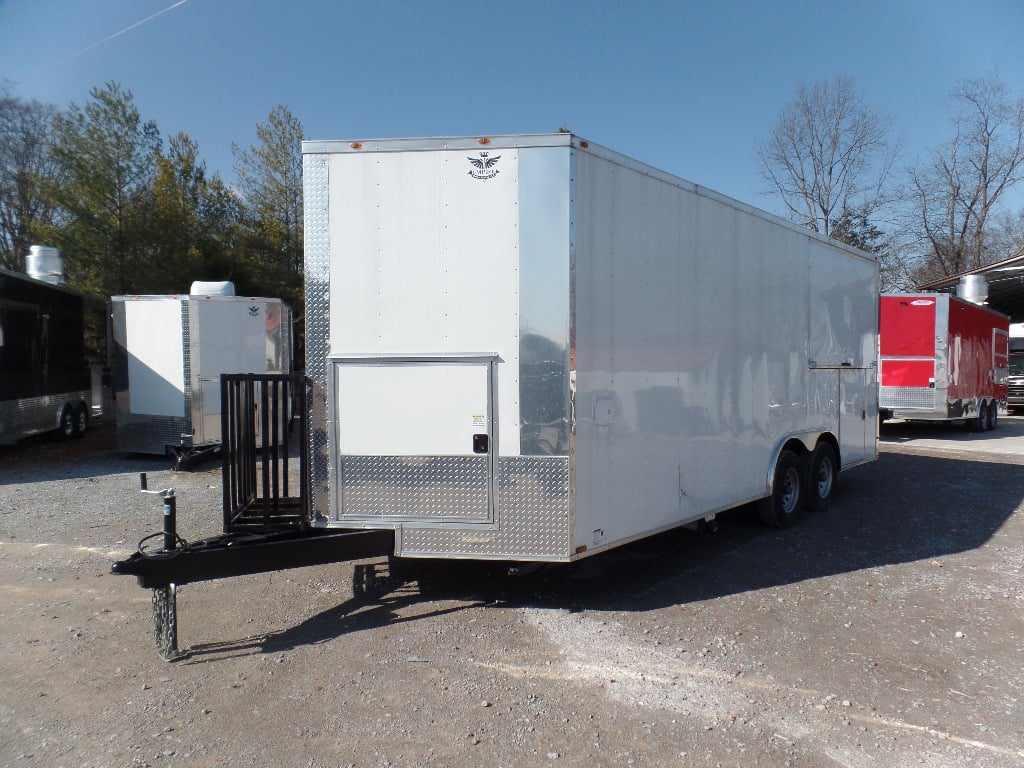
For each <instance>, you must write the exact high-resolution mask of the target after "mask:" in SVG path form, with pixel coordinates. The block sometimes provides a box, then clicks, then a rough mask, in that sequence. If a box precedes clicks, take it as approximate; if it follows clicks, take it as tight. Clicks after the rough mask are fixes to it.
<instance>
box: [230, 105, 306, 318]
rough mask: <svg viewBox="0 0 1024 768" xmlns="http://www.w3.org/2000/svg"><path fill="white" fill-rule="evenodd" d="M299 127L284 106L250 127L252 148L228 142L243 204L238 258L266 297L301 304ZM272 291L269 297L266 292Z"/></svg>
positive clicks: (300, 166) (300, 160)
mask: <svg viewBox="0 0 1024 768" xmlns="http://www.w3.org/2000/svg"><path fill="white" fill-rule="evenodd" d="M302 139H303V133H302V124H301V123H300V122H299V120H298V119H297V118H296V117H295V116H294V115H292V113H291V112H290V111H289V110H288V108H287V107H285V106H284V105H278V106H276V107H274V109H272V110H271V112H270V115H269V116H268V118H267V121H266V122H265V123H260V124H259V125H257V126H256V140H257V141H256V144H253V145H252V146H250V147H248V148H243V147H240V146H239V145H238V144H232V151H233V152H234V154H235V160H236V166H235V173H236V175H237V177H238V187H239V191H240V193H241V198H242V201H243V204H244V206H245V234H244V236H243V237H242V238H241V241H240V243H239V247H240V250H241V253H242V256H243V258H244V259H245V260H246V261H247V262H249V264H250V265H251V266H252V267H253V268H254V269H255V270H257V271H258V272H259V273H260V274H263V275H265V276H266V277H265V281H264V284H263V286H264V288H265V293H267V294H268V295H277V296H280V297H281V298H283V299H285V300H286V301H288V303H289V304H291V305H292V307H293V308H294V309H295V310H296V314H297V315H299V314H301V304H302V265H303V261H302V258H303V253H302V234H303V232H302V146H301V145H302ZM271 292H273V293H271Z"/></svg>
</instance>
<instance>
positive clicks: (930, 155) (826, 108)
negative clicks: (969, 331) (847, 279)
mask: <svg viewBox="0 0 1024 768" xmlns="http://www.w3.org/2000/svg"><path fill="white" fill-rule="evenodd" d="M949 107H950V111H949V123H948V129H949V131H948V139H947V140H946V142H945V143H944V144H942V145H941V146H937V147H933V148H931V149H929V150H927V152H926V153H925V155H924V156H923V157H919V158H913V159H912V160H911V161H909V162H907V161H904V160H903V159H902V157H901V143H900V141H899V140H898V139H896V138H894V133H893V124H892V119H891V118H890V117H889V116H888V115H886V114H885V113H883V112H881V111H879V110H877V109H875V108H873V107H872V106H871V104H870V103H869V102H868V100H867V99H866V97H865V96H864V95H863V94H862V93H861V92H860V91H859V90H858V88H857V86H856V84H855V82H854V81H853V80H852V79H850V78H844V77H840V78H836V79H833V80H823V81H820V82H816V83H813V84H809V85H808V84H801V85H800V86H798V87H797V89H796V94H795V96H794V98H793V99H792V100H791V101H790V102H788V103H787V104H786V105H785V106H784V107H783V108H782V110H781V112H780V114H779V117H778V119H777V121H776V123H775V124H774V126H773V127H772V128H771V131H770V133H769V136H768V138H767V139H766V140H765V141H764V142H763V143H760V144H758V145H757V147H756V152H757V159H758V165H759V170H760V172H761V176H762V178H763V179H764V181H765V182H766V185H767V188H768V190H769V192H770V193H773V194H775V195H777V196H778V197H779V199H781V200H782V202H783V204H784V206H785V208H786V210H787V212H788V214H789V216H790V218H792V219H793V220H794V221H796V222H799V223H800V224H802V225H804V226H806V227H807V228H809V229H811V230H813V231H815V232H819V233H821V234H823V235H826V236H828V237H832V238H835V239H837V240H840V241H842V242H845V243H848V244H850V245H853V246H856V247H858V248H861V249H864V250H866V251H869V252H871V253H873V254H875V255H876V256H877V257H878V258H879V262H880V265H881V271H882V287H883V290H905V289H912V288H913V287H914V286H916V285H920V284H923V283H926V282H929V281H931V280H936V279H940V278H943V277H950V276H953V275H957V274H960V273H962V272H965V271H968V270H971V269H976V268H978V267H981V266H984V265H986V264H991V263H994V262H997V261H1001V260H1003V259H1007V258H1011V257H1013V256H1017V255H1020V254H1021V253H1024V208H1020V209H1016V210H1014V208H1013V204H1012V197H1011V196H1010V195H1008V193H1010V192H1011V190H1013V189H1014V188H1015V187H1018V185H1019V184H1020V183H1021V181H1022V180H1024V99H1022V98H1021V96H1020V95H1019V94H1018V95H1014V94H1011V92H1010V90H1009V88H1008V87H1007V86H1006V84H1005V83H1003V82H1002V81H1000V80H999V79H998V78H996V77H989V78H985V79H980V80H969V81H965V82H963V83H961V84H959V85H957V86H956V88H955V89H954V90H953V92H952V93H951V94H950V96H949ZM901 163H903V165H901Z"/></svg>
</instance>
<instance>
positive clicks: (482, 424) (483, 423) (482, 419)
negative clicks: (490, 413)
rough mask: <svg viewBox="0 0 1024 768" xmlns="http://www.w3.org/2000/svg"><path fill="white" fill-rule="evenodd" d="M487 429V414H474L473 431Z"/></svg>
mask: <svg viewBox="0 0 1024 768" xmlns="http://www.w3.org/2000/svg"><path fill="white" fill-rule="evenodd" d="M486 428H487V414H484V413H474V414H473V429H486Z"/></svg>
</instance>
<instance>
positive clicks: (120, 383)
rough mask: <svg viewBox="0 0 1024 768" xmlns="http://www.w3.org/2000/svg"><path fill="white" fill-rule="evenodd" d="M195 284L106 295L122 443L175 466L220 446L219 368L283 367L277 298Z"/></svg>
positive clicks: (285, 337)
mask: <svg viewBox="0 0 1024 768" xmlns="http://www.w3.org/2000/svg"><path fill="white" fill-rule="evenodd" d="M234 293H235V291H234V285H232V284H231V283H194V284H193V287H192V289H191V291H190V293H189V294H187V295H167V296H156V295H154V296H114V297H113V298H112V299H111V305H112V318H113V341H114V392H115V397H116V401H117V444H118V447H119V448H120V449H121V450H124V451H131V452H136V453H149V454H156V455H165V454H166V455H170V456H172V457H173V458H174V461H175V465H176V466H178V467H184V466H187V465H188V464H189V463H190V462H193V461H196V460H198V459H201V458H203V457H205V456H209V455H212V454H215V453H216V452H217V451H218V450H219V448H220V445H221V409H220V375H221V374H222V373H275V374H287V373H289V372H290V369H291V361H292V354H291V310H290V308H289V307H288V305H286V304H284V303H283V302H282V301H281V300H280V299H268V298H255V297H248V296H236V295H234Z"/></svg>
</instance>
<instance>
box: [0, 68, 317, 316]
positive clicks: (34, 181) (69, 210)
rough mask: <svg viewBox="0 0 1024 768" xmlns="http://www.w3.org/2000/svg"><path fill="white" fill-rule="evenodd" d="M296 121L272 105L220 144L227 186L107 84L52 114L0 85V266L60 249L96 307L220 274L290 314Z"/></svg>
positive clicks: (298, 243)
mask: <svg viewBox="0 0 1024 768" xmlns="http://www.w3.org/2000/svg"><path fill="white" fill-rule="evenodd" d="M302 139H303V132H302V124H301V123H300V122H299V121H298V120H297V119H296V118H295V117H294V116H293V115H292V114H291V113H290V112H289V111H288V109H287V107H285V106H277V107H275V108H274V109H273V110H271V112H270V114H269V116H268V117H267V120H266V121H265V122H263V123H260V124H259V125H257V126H256V142H255V144H253V145H252V146H239V145H237V144H233V145H232V151H233V153H234V156H235V161H236V166H235V172H236V176H237V182H236V183H235V184H234V185H228V184H227V183H225V182H224V180H223V179H222V178H221V177H220V175H219V174H217V173H210V172H208V171H207V168H206V164H205V163H204V162H203V160H202V159H201V157H200V155H199V147H198V145H197V143H196V141H195V140H194V139H192V138H191V137H190V136H189V135H188V134H187V133H184V132H179V133H176V134H173V135H171V136H169V137H166V138H165V137H164V136H162V135H161V133H160V131H159V129H158V127H157V125H156V123H155V122H153V121H151V120H145V119H144V118H143V116H142V115H141V114H140V113H139V110H138V108H137V107H136V106H135V103H134V97H133V95H132V93H131V91H129V90H127V89H125V88H123V87H122V86H121V85H120V84H119V83H116V82H110V83H107V84H106V85H104V86H103V87H97V88H94V89H92V90H91V91H90V94H89V100H88V101H87V102H86V103H84V104H81V105H79V104H71V105H70V106H68V107H67V108H66V109H63V110H59V109H57V108H55V107H53V106H51V105H48V104H42V103H39V102H37V101H25V100H22V99H18V98H16V97H15V96H13V95H12V94H11V92H10V91H9V89H7V88H0V266H2V267H4V268H6V269H10V270H14V271H24V268H25V265H24V258H25V255H26V254H27V253H28V250H29V246H30V245H31V244H34V243H39V244H46V245H51V246H55V247H58V248H60V249H61V251H62V255H63V256H64V260H65V269H66V273H67V279H68V284H69V285H70V286H71V287H73V288H75V289H77V290H80V291H82V292H83V293H86V294H89V295H93V296H96V297H98V298H103V299H106V298H108V297H110V296H114V295H124V294H176V293H184V292H186V291H187V290H188V289H189V286H190V285H191V284H192V282H193V281H194V280H231V281H233V282H234V283H235V285H236V288H237V290H238V292H239V293H240V294H246V295H251V296H269V297H276V298H281V299H284V300H285V301H286V302H287V303H288V304H290V305H291V307H292V308H293V311H294V313H295V316H296V317H297V318H301V316H302V311H303V280H302V157H301V152H300V144H301V141H302Z"/></svg>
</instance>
